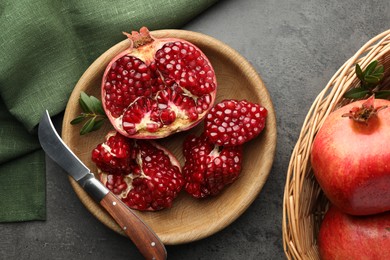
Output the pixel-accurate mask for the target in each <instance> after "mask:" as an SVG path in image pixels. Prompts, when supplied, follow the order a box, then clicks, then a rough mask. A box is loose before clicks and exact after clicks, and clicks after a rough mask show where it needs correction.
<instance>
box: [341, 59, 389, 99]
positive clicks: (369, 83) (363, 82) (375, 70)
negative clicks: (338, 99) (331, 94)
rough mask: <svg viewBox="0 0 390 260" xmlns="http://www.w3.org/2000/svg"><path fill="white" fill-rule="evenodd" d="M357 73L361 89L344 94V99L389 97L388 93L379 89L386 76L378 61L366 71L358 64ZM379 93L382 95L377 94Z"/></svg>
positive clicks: (356, 66)
mask: <svg viewBox="0 0 390 260" xmlns="http://www.w3.org/2000/svg"><path fill="white" fill-rule="evenodd" d="M355 73H356V76H357V77H358V79H359V80H360V87H357V88H353V89H350V90H348V91H347V92H346V93H345V94H344V98H349V99H359V98H364V97H366V96H367V95H368V96H371V95H375V97H379V96H381V97H383V96H386V95H388V94H387V93H386V92H381V91H379V90H378V89H377V86H379V85H380V83H381V81H382V79H383V76H384V68H383V65H379V62H378V61H377V60H374V61H372V62H371V63H370V64H369V65H368V66H367V68H366V69H365V70H364V71H363V70H362V68H361V67H360V65H359V64H356V65H355ZM377 92H380V93H378V94H377Z"/></svg>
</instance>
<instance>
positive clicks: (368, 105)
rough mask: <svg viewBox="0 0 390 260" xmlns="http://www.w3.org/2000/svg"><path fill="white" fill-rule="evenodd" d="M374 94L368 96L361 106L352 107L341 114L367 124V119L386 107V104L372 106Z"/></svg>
mask: <svg viewBox="0 0 390 260" xmlns="http://www.w3.org/2000/svg"><path fill="white" fill-rule="evenodd" d="M374 101H375V98H374V95H372V96H371V97H369V98H368V99H367V100H366V101H365V102H364V103H363V104H362V105H361V107H353V108H352V109H351V110H350V111H349V112H348V113H345V114H343V115H342V117H348V118H349V119H352V120H354V121H356V122H359V123H364V124H367V122H368V120H369V119H370V118H371V117H372V116H374V115H376V114H377V113H378V112H379V111H380V110H382V109H385V108H387V106H378V107H374Z"/></svg>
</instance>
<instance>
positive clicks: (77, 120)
mask: <svg viewBox="0 0 390 260" xmlns="http://www.w3.org/2000/svg"><path fill="white" fill-rule="evenodd" d="M84 119H85V115H84V114H81V115H79V116H77V117H76V118H75V119H73V120H72V121H70V124H71V125H77V124H79V123H81V122H83V120H84Z"/></svg>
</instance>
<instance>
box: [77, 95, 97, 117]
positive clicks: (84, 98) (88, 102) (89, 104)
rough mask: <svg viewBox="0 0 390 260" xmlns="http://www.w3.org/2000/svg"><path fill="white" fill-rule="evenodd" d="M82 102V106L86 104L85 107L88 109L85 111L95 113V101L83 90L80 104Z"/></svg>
mask: <svg viewBox="0 0 390 260" xmlns="http://www.w3.org/2000/svg"><path fill="white" fill-rule="evenodd" d="M81 103H83V105H82V107H83V106H84V108H85V109H86V111H85V112H86V113H93V110H94V109H93V108H94V105H93V101H92V100H91V99H90V98H89V96H88V95H87V94H85V92H83V91H81V93H80V104H81ZM84 108H83V109H84Z"/></svg>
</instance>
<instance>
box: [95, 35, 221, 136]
mask: <svg viewBox="0 0 390 260" xmlns="http://www.w3.org/2000/svg"><path fill="white" fill-rule="evenodd" d="M126 35H127V37H128V39H129V40H130V42H131V46H130V48H128V49H127V50H125V51H123V52H121V53H120V54H118V55H117V56H116V57H115V58H114V59H113V60H112V61H111V62H110V63H109V64H108V66H107V68H106V70H105V72H104V75H103V81H102V86H101V95H102V104H103V108H104V110H105V112H106V114H107V116H108V118H109V119H110V121H111V123H112V125H113V126H114V127H115V129H116V130H117V131H118V132H119V133H121V134H122V135H124V136H127V137H131V138H137V139H155V138H162V137H165V136H168V135H170V134H172V133H175V132H180V131H184V130H187V129H189V128H192V127H194V126H195V125H196V124H198V123H199V122H200V121H201V120H202V119H203V118H204V116H205V115H206V113H207V112H208V111H209V110H210V109H211V107H212V106H213V104H214V100H215V95H216V90H217V81H216V77H215V73H214V69H213V67H212V66H211V63H210V61H209V60H208V59H207V57H206V55H205V54H204V53H203V52H202V51H201V50H200V49H199V48H198V47H196V46H195V45H193V44H192V43H190V42H187V41H185V40H182V39H176V38H159V39H157V38H153V37H152V36H151V35H150V34H149V31H148V29H147V28H145V27H143V28H141V30H140V32H139V33H138V32H132V34H126Z"/></svg>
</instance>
